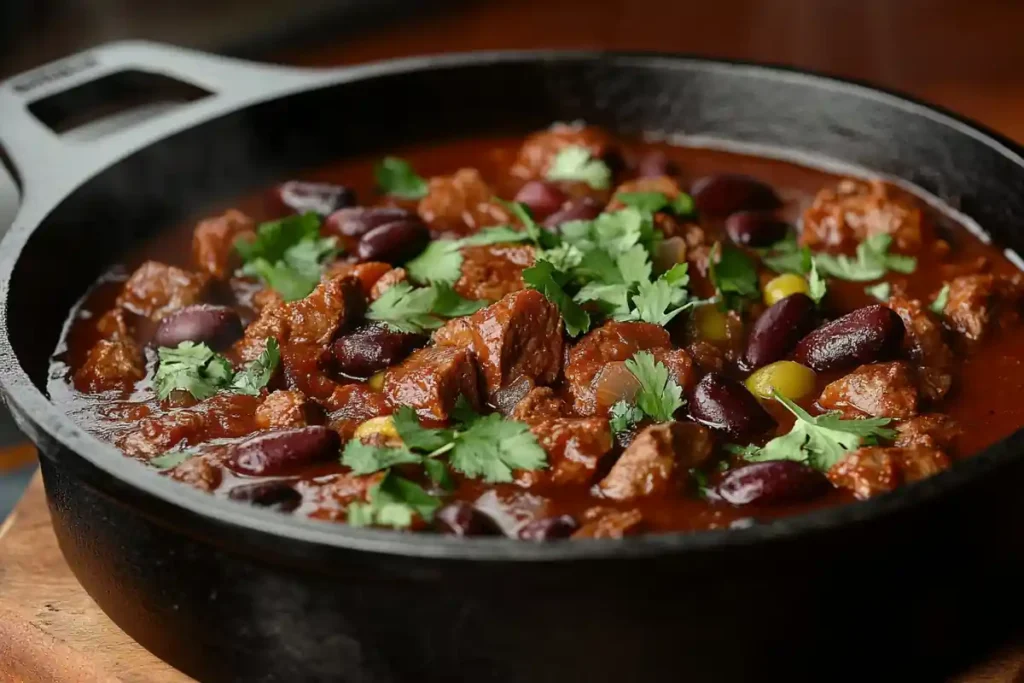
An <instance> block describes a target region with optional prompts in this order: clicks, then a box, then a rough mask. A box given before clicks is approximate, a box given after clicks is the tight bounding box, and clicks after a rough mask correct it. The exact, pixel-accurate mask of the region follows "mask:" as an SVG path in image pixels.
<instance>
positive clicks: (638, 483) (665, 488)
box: [598, 422, 713, 500]
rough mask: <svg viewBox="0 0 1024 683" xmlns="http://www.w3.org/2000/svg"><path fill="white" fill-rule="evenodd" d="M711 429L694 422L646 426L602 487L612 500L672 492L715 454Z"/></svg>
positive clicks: (603, 492) (617, 462)
mask: <svg viewBox="0 0 1024 683" xmlns="http://www.w3.org/2000/svg"><path fill="white" fill-rule="evenodd" d="M712 447H713V442H712V437H711V432H710V431H709V430H708V429H707V428H705V427H702V426H700V425H698V424H694V423H692V422H663V423H661V424H656V425H652V426H650V427H646V428H645V429H643V430H642V431H641V432H640V433H639V434H637V435H636V438H634V439H633V442H632V443H631V444H630V445H629V448H627V449H626V450H625V452H624V453H623V454H622V455H621V456H620V457H619V459H618V460H617V461H616V462H615V464H614V465H613V466H612V469H611V470H610V471H609V472H608V475H607V476H606V477H605V478H604V479H602V480H601V483H600V484H598V489H599V490H600V491H601V494H602V495H604V496H605V497H606V498H610V499H612V500H632V499H634V498H639V497H643V496H662V495H665V494H668V493H670V492H671V491H672V490H673V489H674V488H676V486H678V484H679V483H680V482H681V480H683V479H684V478H685V476H686V472H687V470H689V469H690V468H691V467H697V466H698V465H700V464H701V463H703V462H704V461H705V460H707V459H708V457H710V456H711V449H712Z"/></svg>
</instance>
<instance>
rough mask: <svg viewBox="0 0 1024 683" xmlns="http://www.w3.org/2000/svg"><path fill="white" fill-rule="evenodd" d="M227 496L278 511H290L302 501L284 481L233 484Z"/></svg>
mask: <svg viewBox="0 0 1024 683" xmlns="http://www.w3.org/2000/svg"><path fill="white" fill-rule="evenodd" d="M228 498H230V499H231V500H239V501H244V502H247V503H252V504H253V505H256V506H259V507H263V508H270V509H271V510H277V511H279V512H291V511H292V510H294V509H295V508H297V507H299V503H301V502H302V495H301V494H300V493H299V492H298V491H296V490H295V489H293V488H292V487H291V485H290V484H289V483H288V482H286V481H260V482H256V483H255V484H243V485H241V486H235V487H234V488H232V489H231V490H230V491H228Z"/></svg>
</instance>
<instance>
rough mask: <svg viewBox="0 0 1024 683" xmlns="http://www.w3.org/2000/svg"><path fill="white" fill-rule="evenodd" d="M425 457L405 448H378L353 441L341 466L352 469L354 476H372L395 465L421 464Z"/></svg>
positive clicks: (344, 451)
mask: <svg viewBox="0 0 1024 683" xmlns="http://www.w3.org/2000/svg"><path fill="white" fill-rule="evenodd" d="M422 461H423V456H420V455H417V454H415V453H413V452H412V451H410V450H409V449H408V448H404V447H394V446H376V445H373V444H368V443H363V442H362V441H360V440H359V439H351V440H349V442H348V443H347V444H345V448H344V449H343V450H342V452H341V464H342V465H345V466H346V467H350V468H352V474H372V473H374V472H379V471H380V470H386V469H388V468H389V467H392V466H394V465H405V464H410V463H419V462H422Z"/></svg>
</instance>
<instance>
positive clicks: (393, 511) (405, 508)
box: [348, 472, 441, 529]
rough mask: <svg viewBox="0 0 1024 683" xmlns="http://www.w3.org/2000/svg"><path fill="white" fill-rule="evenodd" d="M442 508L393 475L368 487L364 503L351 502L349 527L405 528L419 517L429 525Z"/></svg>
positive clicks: (412, 483)
mask: <svg viewBox="0 0 1024 683" xmlns="http://www.w3.org/2000/svg"><path fill="white" fill-rule="evenodd" d="M439 507H441V500H440V499H438V498H436V497H434V496H432V495H430V494H429V493H427V492H426V491H424V490H423V488H422V487H421V486H420V485H419V484H417V483H415V482H412V481H409V480H408V479H404V478H402V477H400V476H398V475H397V474H395V473H394V472H388V473H387V474H386V475H384V478H383V479H382V480H381V481H380V482H379V483H377V484H375V485H374V486H372V487H370V490H369V492H368V496H367V502H365V503H350V504H349V506H348V523H349V524H350V525H352V526H370V525H376V526H389V527H394V528H396V529H406V528H408V527H410V526H412V523H413V520H414V519H415V517H416V516H417V515H419V516H420V517H421V518H422V519H423V520H424V521H427V522H429V521H430V520H432V519H433V518H434V513H435V512H436V511H437V509H438V508H439Z"/></svg>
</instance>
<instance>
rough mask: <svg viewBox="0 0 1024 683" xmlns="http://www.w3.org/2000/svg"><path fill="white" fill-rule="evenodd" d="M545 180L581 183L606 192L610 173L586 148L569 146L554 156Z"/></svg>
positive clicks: (606, 166)
mask: <svg viewBox="0 0 1024 683" xmlns="http://www.w3.org/2000/svg"><path fill="white" fill-rule="evenodd" d="M547 179H548V180H568V181H577V182H583V183H586V184H588V185H590V186H591V187H592V188H594V189H595V190H606V189H608V186H609V184H610V183H611V179H612V172H611V170H610V169H609V168H608V165H607V164H605V163H604V162H603V161H601V160H600V159H594V158H593V157H592V156H591V154H590V150H588V149H587V148H586V147H579V146H577V145H570V146H568V147H565V148H563V149H562V150H560V151H559V152H558V154H556V155H555V158H554V159H553V160H552V162H551V167H550V168H548V172H547Z"/></svg>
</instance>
